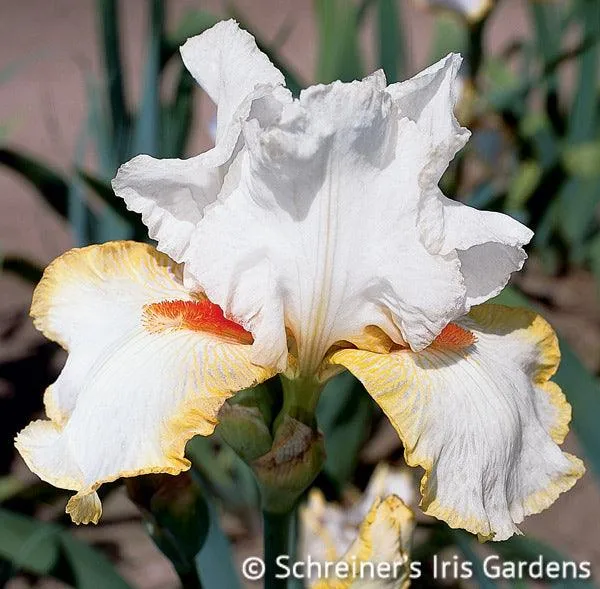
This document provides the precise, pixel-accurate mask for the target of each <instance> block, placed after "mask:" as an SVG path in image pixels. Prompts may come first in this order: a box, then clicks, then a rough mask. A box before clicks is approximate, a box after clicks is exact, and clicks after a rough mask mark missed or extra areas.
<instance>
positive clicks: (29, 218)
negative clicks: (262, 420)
mask: <svg viewBox="0 0 600 589" xmlns="http://www.w3.org/2000/svg"><path fill="white" fill-rule="evenodd" d="M122 4H123V5H124V7H125V14H124V18H123V20H122V24H123V29H124V31H125V32H126V35H125V36H124V37H123V38H124V44H125V47H124V49H125V51H126V55H127V62H126V65H127V69H128V71H129V73H130V76H129V78H130V79H133V80H135V79H136V78H138V79H137V80H136V83H137V84H138V85H139V77H140V76H141V65H140V64H141V63H142V58H143V52H144V48H143V45H142V42H141V39H142V38H143V34H144V27H145V22H146V21H145V12H144V10H145V5H146V2H145V0H128V1H127V2H123V3H122ZM235 4H236V6H237V7H238V9H239V10H240V12H241V13H242V14H244V15H246V18H247V21H248V22H249V23H251V24H252V25H253V26H254V27H255V28H256V30H258V31H260V32H261V34H262V36H263V38H265V39H267V40H268V39H272V38H273V37H274V36H275V35H276V33H277V31H278V30H279V28H280V27H281V26H282V24H283V23H284V22H286V21H287V22H291V23H293V30H292V33H291V35H290V37H289V39H288V41H287V42H286V44H285V46H284V47H283V55H284V57H285V58H286V59H287V61H288V62H289V63H291V64H292V65H293V66H295V68H296V69H297V70H298V71H299V72H300V73H301V74H303V76H304V77H305V78H306V79H310V75H311V72H312V69H313V63H314V59H315V51H316V50H315V30H314V26H313V21H312V16H311V10H312V3H311V2H310V0H296V1H294V0H260V1H257V0H237V1H236V3H235ZM224 5H225V2H221V1H219V0H205V1H203V2H202V3H201V6H199V3H198V2H193V1H192V0H170V2H169V8H170V20H171V22H172V23H176V22H177V21H178V19H179V18H180V17H181V15H182V14H183V13H184V11H185V10H186V8H190V7H201V8H203V9H211V10H214V11H215V12H218V13H223V6H224ZM403 8H404V13H405V16H406V18H407V19H409V22H410V31H409V39H408V43H409V46H410V51H411V57H412V62H411V65H412V68H411V69H412V71H417V70H418V69H419V68H420V67H421V66H423V65H425V64H426V62H427V48H428V47H429V39H430V36H431V29H430V25H431V19H430V18H429V17H428V16H427V15H424V14H423V13H419V12H415V11H414V10H413V9H412V8H411V6H410V5H409V3H403ZM0 15H1V16H0V71H2V69H3V68H4V67H5V66H7V65H8V64H13V63H15V62H17V63H19V62H20V63H21V65H22V67H21V69H20V71H19V73H17V75H16V76H15V77H14V78H13V79H11V81H10V82H9V83H4V84H1V85H0V121H2V122H5V121H8V122H10V125H11V130H12V131H11V134H10V136H9V139H8V143H10V144H11V145H12V146H16V147H18V148H22V149H24V150H26V151H27V152H30V153H32V154H33V155H36V156H39V157H41V158H43V159H44V160H46V161H49V162H50V163H52V164H53V165H56V166H58V167H59V168H61V169H64V170H67V169H68V168H69V165H70V161H71V159H72V155H73V153H74V150H75V142H76V138H77V135H78V133H79V131H80V129H81V126H82V124H83V121H84V117H85V101H86V97H85V87H84V81H85V76H86V75H89V74H92V75H94V74H96V73H98V71H99V58H98V55H97V51H96V42H95V38H96V37H95V33H96V31H95V22H94V2H93V0H53V1H52V2H39V0H20V1H19V2H9V1H8V0H2V2H1V7H0ZM288 19H289V20H288ZM524 33H525V24H524V19H523V14H522V3H521V2H519V1H518V0H509V1H507V2H506V3H505V5H504V7H503V8H502V9H501V10H500V11H499V12H498V13H497V14H495V16H494V20H493V22H492V26H491V30H490V31H489V35H488V43H489V44H490V45H492V46H499V45H504V44H505V43H506V40H507V39H512V38H517V37H519V36H522V35H523V34H524ZM137 89H138V88H137V87H134V88H132V96H131V97H130V98H131V99H132V100H135V97H136V92H137ZM210 112H212V109H211V107H210V106H209V105H208V104H207V102H206V101H203V102H202V104H201V105H200V107H199V112H198V114H199V117H198V119H197V122H196V130H195V133H194V137H193V142H192V146H191V152H198V151H199V150H202V149H205V148H206V147H207V146H208V144H209V139H208V134H207V132H206V129H207V121H208V119H209V113H210ZM0 214H1V216H0V247H1V248H2V251H4V252H6V253H11V254H15V253H19V254H22V255H25V256H28V257H31V258H32V259H34V260H36V261H38V262H39V263H41V264H42V265H43V264H46V263H47V262H48V261H50V260H51V259H52V258H54V257H55V256H57V255H58V254H60V253H62V252H63V251H65V250H66V249H68V248H69V247H70V246H71V244H72V238H71V236H70V234H69V231H68V229H67V228H66V227H65V226H64V225H63V224H62V223H61V222H60V220H59V219H57V218H56V217H55V215H54V214H53V212H52V211H50V210H49V208H48V207H47V206H46V205H45V204H44V203H42V202H41V201H40V200H39V198H38V197H37V195H36V193H35V192H34V191H33V190H31V189H29V187H28V186H26V185H25V184H24V183H22V182H21V181H20V180H19V179H17V178H16V177H15V176H13V175H12V174H10V173H8V172H6V171H4V170H2V169H0ZM521 284H522V286H523V288H524V289H525V290H526V291H527V292H528V293H530V294H531V295H533V296H534V297H535V298H536V299H539V300H541V301H543V302H545V303H546V307H547V313H546V315H547V317H548V319H549V320H550V321H551V322H552V323H553V324H554V325H555V326H556V327H557V328H558V329H559V330H560V331H561V333H563V334H564V336H565V337H567V339H569V340H570V342H571V343H572V345H573V347H574V348H575V350H576V351H577V352H578V353H579V354H580V356H581V357H582V359H583V360H584V362H585V363H586V364H587V365H588V366H589V367H590V368H592V369H593V370H595V371H598V370H599V369H600V365H599V364H600V310H599V309H598V302H597V301H598V299H597V292H596V290H595V285H594V283H593V281H592V280H591V278H590V277H589V276H588V275H587V274H586V273H584V272H574V273H573V274H571V275H569V276H566V277H564V278H561V279H560V280H558V279H551V278H547V277H544V276H543V274H542V273H541V272H539V271H537V269H536V267H535V263H532V264H530V270H529V271H528V272H527V274H526V275H525V276H524V277H523V278H522V279H521ZM30 297H31V289H30V288H29V287H28V286H27V285H25V284H23V283H20V282H19V281H17V280H15V279H12V278H8V277H0V334H1V333H2V331H3V330H4V329H5V326H6V325H7V324H8V322H9V321H10V320H11V319H12V318H14V317H16V316H18V315H19V314H20V313H22V312H23V311H25V310H26V308H27V307H28V305H29V301H30ZM16 329H17V332H18V337H13V338H11V340H10V345H9V344H7V343H4V345H3V348H2V349H0V360H7V359H17V358H19V357H20V355H22V353H23V352H24V351H25V350H27V349H30V348H31V347H32V346H35V345H38V344H39V343H40V341H41V340H40V337H39V336H38V334H36V332H35V331H34V330H33V328H32V327H31V326H30V324H29V322H28V321H27V320H25V321H23V323H22V324H21V325H20V326H18V327H17V328H16ZM0 345H2V344H0ZM1 394H2V388H1V387H0V395H1ZM20 394H27V392H26V391H20ZM567 450H570V451H576V442H575V440H573V439H572V438H570V439H569V440H568V443H567ZM21 466H22V465H17V467H18V468H19V469H20V470H22V469H21ZM123 517H125V519H126V523H111V522H115V521H116V520H118V519H119V518H123ZM599 517H600V491H599V490H598V486H597V485H596V484H595V481H594V480H593V479H592V475H591V474H587V475H586V477H585V478H584V479H583V480H582V481H580V482H579V483H578V484H577V486H576V487H575V489H574V490H573V491H572V492H570V493H567V494H566V495H564V496H562V497H561V498H560V499H559V500H558V502H557V503H556V504H555V506H554V507H553V508H552V509H550V510H549V511H546V512H545V513H544V514H542V515H540V516H536V517H533V518H530V519H529V520H528V522H527V525H526V526H524V529H525V530H526V531H530V532H532V533H533V534H535V535H536V536H538V537H539V538H541V539H546V540H547V541H549V542H551V543H552V544H553V545H555V546H556V547H557V548H559V549H562V550H563V551H564V552H566V553H568V554H570V555H571V556H572V557H573V558H575V559H579V560H591V561H592V562H593V564H594V569H595V570H596V571H597V574H600V530H599V529H598V527H597V525H596V523H595V522H597V520H598V518H599ZM230 527H231V529H232V530H233V529H234V528H235V525H233V524H232V525H231V526H230ZM77 533H78V534H81V535H82V536H84V537H86V538H89V539H90V540H93V541H94V542H97V543H99V544H103V543H105V542H116V543H117V548H116V550H115V551H114V554H115V555H117V554H118V561H119V563H120V564H119V568H120V569H121V570H122V572H123V573H124V575H125V576H126V577H127V578H128V579H129V580H130V581H131V582H132V583H133V584H134V585H135V586H136V587H141V588H142V587H143V588H147V589H168V588H170V587H176V586H177V579H176V576H175V574H174V572H173V571H172V570H171V568H170V564H169V563H168V562H167V561H166V559H164V558H163V557H162V556H161V555H160V554H159V553H158V552H157V551H156V550H155V549H154V547H153V545H152V543H151V542H150V540H149V539H148V538H147V536H146V535H145V533H144V531H143V530H142V528H141V526H140V524H139V523H138V522H137V521H136V511H135V509H134V508H133V507H132V506H131V504H129V502H128V501H127V499H126V498H125V497H124V495H123V494H122V493H119V494H117V496H116V497H115V498H114V499H113V501H112V502H109V504H108V505H107V508H106V517H105V523H104V524H103V525H101V526H99V527H97V528H87V529H79V530H77ZM258 546H259V543H258V542H257V541H256V540H252V539H251V538H250V539H248V538H247V539H240V543H239V553H240V554H242V553H245V554H246V555H249V554H256V553H257V551H258V550H259V547H258ZM111 552H112V550H111ZM23 586H26V585H21V584H20V583H13V584H12V585H10V587H11V589H17V587H23ZM38 586H39V585H38ZM56 586H59V585H57V584H56V583H50V582H49V583H44V585H43V587H47V588H50V587H56Z"/></svg>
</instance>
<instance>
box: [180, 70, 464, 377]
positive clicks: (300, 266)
mask: <svg viewBox="0 0 600 589" xmlns="http://www.w3.org/2000/svg"><path fill="white" fill-rule="evenodd" d="M244 133H245V138H246V144H247V146H248V151H247V152H246V153H245V154H244V160H243V162H242V172H241V180H240V185H239V186H238V188H237V189H236V190H234V191H233V192H232V193H231V195H230V196H229V197H228V198H227V199H226V200H225V201H224V202H222V203H219V204H218V205H216V206H215V207H213V208H211V210H210V211H207V214H206V216H205V217H204V219H203V220H202V221H201V222H200V223H199V224H198V228H197V231H196V232H195V234H194V237H193V239H192V244H191V246H190V249H189V253H188V256H187V257H186V259H185V263H186V272H189V273H190V275H192V276H193V277H194V278H195V279H196V280H197V282H198V284H199V285H201V287H202V288H203V289H204V290H205V291H206V292H207V294H208V295H209V297H210V298H211V300H214V301H215V302H217V303H218V304H219V305H220V306H222V307H223V308H224V309H225V311H226V313H227V314H230V315H232V316H235V317H237V318H238V319H239V320H240V321H241V322H242V323H243V324H244V325H245V326H246V328H248V329H249V330H251V331H252V333H253V335H254V337H255V353H256V356H255V358H256V360H257V361H258V362H260V363H264V364H271V363H274V364H277V365H278V366H281V362H282V361H283V362H285V360H286V358H287V347H286V336H287V334H286V328H287V329H288V333H289V334H291V336H292V337H293V339H294V342H295V343H294V345H295V346H296V348H297V352H298V356H299V365H300V367H301V370H305V371H311V370H315V368H316V366H318V364H319V363H320V361H321V360H322V358H323V356H324V354H325V353H326V351H327V349H328V348H329V347H330V346H331V345H332V344H333V343H334V342H336V341H338V340H347V339H352V338H355V337H359V336H360V335H361V334H362V333H363V331H364V329H365V328H366V327H367V326H369V325H374V326H378V327H380V328H382V329H383V330H384V331H385V332H386V333H388V335H389V336H390V337H391V338H392V339H394V340H395V341H397V342H398V341H407V342H409V343H410V345H411V346H413V347H414V348H415V349H420V348H423V347H424V346H426V345H427V344H428V343H429V342H430V341H431V340H433V338H434V337H435V336H436V335H437V333H439V331H440V330H441V329H442V328H443V327H444V325H446V324H447V323H448V322H449V321H450V320H451V319H452V318H454V317H456V316H459V315H461V314H463V313H464V308H465V303H466V298H465V289H464V285H463V278H462V276H461V273H460V262H459V260H458V256H457V254H456V253H455V252H448V253H444V254H432V253H431V252H429V251H428V249H427V248H426V247H425V245H424V243H423V241H422V239H421V237H420V230H419V226H418V215H419V200H420V186H419V175H420V173H421V172H422V170H423V168H424V167H425V166H426V165H428V163H429V161H430V160H429V158H430V151H431V150H430V141H429V138H428V135H426V134H425V133H423V132H422V131H421V130H420V129H419V127H418V125H417V124H416V123H415V122H414V121H411V120H410V119H408V118H406V117H402V116H401V113H399V112H398V110H397V109H396V108H395V106H394V104H393V101H392V99H391V98H390V96H389V94H388V93H386V92H385V79H384V77H383V75H382V74H376V75H374V76H371V77H370V78H367V79H366V80H364V81H362V82H353V83H351V84H342V83H339V82H338V83H334V84H331V85H329V86H315V87H312V88H310V89H308V90H306V91H304V92H303V93H302V94H301V96H300V99H299V100H298V101H295V102H294V103H292V104H290V105H288V107H286V108H284V110H283V113H282V115H281V117H280V118H279V119H278V120H277V121H275V122H273V123H272V124H270V125H261V123H260V122H259V121H256V120H252V121H250V122H249V123H248V124H247V125H246V127H245V130H244ZM200 252H203V253H204V256H205V258H204V259H202V258H201V256H200ZM206 260H210V263H207V262H206Z"/></svg>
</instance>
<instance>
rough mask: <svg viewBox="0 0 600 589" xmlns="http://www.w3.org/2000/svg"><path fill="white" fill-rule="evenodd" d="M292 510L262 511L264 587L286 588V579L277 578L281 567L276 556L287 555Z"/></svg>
mask: <svg viewBox="0 0 600 589" xmlns="http://www.w3.org/2000/svg"><path fill="white" fill-rule="evenodd" d="M292 515H293V510H292V511H288V512H287V513H271V512H268V511H263V523H264V550H265V589H286V587H287V579H278V578H276V575H278V574H281V572H282V569H281V568H280V567H278V566H277V557H278V556H281V555H289V540H290V524H291V522H292Z"/></svg>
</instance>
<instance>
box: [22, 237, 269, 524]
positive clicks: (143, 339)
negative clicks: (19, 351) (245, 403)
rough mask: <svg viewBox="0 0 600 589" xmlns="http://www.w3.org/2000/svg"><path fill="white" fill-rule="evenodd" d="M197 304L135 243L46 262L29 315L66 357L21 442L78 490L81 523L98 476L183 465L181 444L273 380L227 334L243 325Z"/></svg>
mask: <svg viewBox="0 0 600 589" xmlns="http://www.w3.org/2000/svg"><path fill="white" fill-rule="evenodd" d="M161 304H162V305H163V306H160V305H161ZM200 304H202V305H204V304H206V305H210V303H208V302H207V301H203V302H202V301H199V299H198V298H197V297H194V296H193V295H191V294H190V293H188V292H187V290H186V289H184V288H183V285H182V283H181V270H180V268H179V267H178V266H177V265H175V264H174V263H173V262H171V261H170V260H169V259H168V258H167V257H166V256H164V255H162V254H158V253H157V252H156V250H154V249H153V248H151V247H150V246H146V245H142V244H135V243H133V242H113V243H108V244H104V245H101V246H91V247H88V248H83V249H80V250H72V251H71V252H68V253H67V254H65V255H64V256H62V257H61V258H59V259H58V260H56V261H55V262H54V263H53V264H51V266H50V267H49V268H48V269H47V271H46V273H45V275H44V278H43V279H42V281H41V283H40V285H39V286H38V288H37V289H36V292H35V295H34V301H33V305H32V314H33V316H34V319H35V322H36V325H37V327H38V328H40V329H41V330H42V331H43V332H44V333H45V334H46V335H47V336H48V337H50V338H52V339H55V340H57V341H59V342H60V343H61V344H63V345H64V346H65V347H66V348H67V349H68V350H69V358H68V361H67V364H66V365H65V368H64V369H63V371H62V373H61V375H60V376H59V378H58V380H57V381H56V382H55V383H54V384H53V385H52V386H51V387H49V389H48V391H47V393H46V397H45V401H46V407H47V412H48V416H49V418H50V421H36V422H33V423H31V424H30V425H29V426H27V427H26V428H25V429H24V430H23V431H22V432H21V433H20V434H19V435H18V437H17V440H16V445H17V448H18V450H19V452H20V453H21V455H22V456H23V458H24V459H25V461H26V463H27V464H28V466H29V467H30V468H31V470H32V471H33V472H35V473H36V474H38V475H39V476H40V477H41V478H42V479H44V480H46V481H48V482H50V483H52V484H53V485H55V486H58V487H62V488H66V489H72V490H74V491H77V495H75V497H73V498H72V499H71V501H70V502H69V506H68V511H69V512H70V513H71V515H72V517H73V519H74V521H76V522H77V523H82V522H83V523H87V522H89V521H97V519H98V517H99V516H100V503H99V500H98V498H97V495H96V494H95V491H96V489H97V488H98V486H99V485H101V484H102V483H104V482H108V481H112V480H115V479H117V478H119V477H126V476H137V475H140V474H145V473H151V472H166V473H170V474H176V473H178V472H180V471H182V470H185V469H187V468H188V467H189V462H188V461H187V459H185V457H184V447H185V443H186V442H187V440H188V439H190V438H191V437H192V436H194V435H196V434H201V435H208V434H210V433H211V432H212V430H213V429H214V427H215V425H216V416H217V413H218V411H219V409H220V407H221V405H222V404H223V402H224V401H225V399H227V398H228V397H229V396H230V395H231V394H233V393H234V392H235V391H237V390H240V389H242V388H246V387H248V386H251V385H253V384H255V383H256V382H259V381H261V380H264V379H265V378H267V377H268V376H270V373H267V371H265V370H263V369H261V368H259V367H257V366H254V365H252V364H251V363H250V361H249V356H250V348H251V346H250V345H248V341H247V339H246V340H245V341H242V339H243V338H241V336H240V339H239V340H236V339H235V337H233V336H232V335H231V334H232V333H233V334H234V335H235V333H236V330H238V331H239V332H240V333H241V332H242V330H241V329H240V328H239V327H238V326H235V325H234V324H231V323H230V322H227V321H225V320H224V319H222V320H219V319H218V317H217V319H216V322H217V323H216V324H215V323H214V321H213V323H210V321H208V320H204V323H203V322H202V320H201V319H202V318H199V317H198V316H196V315H193V314H190V313H189V311H190V309H191V310H192V311H193V310H194V309H198V308H199V307H197V306H196V305H200ZM156 305H159V306H156ZM186 305H187V306H186ZM202 308H204V307H202ZM211 308H212V307H211ZM186 313H187V314H186ZM217 327H218V328H220V330H221V331H219V329H217ZM232 329H233V330H234V331H231V330H232ZM228 330H229V331H228ZM232 338H233V339H232Z"/></svg>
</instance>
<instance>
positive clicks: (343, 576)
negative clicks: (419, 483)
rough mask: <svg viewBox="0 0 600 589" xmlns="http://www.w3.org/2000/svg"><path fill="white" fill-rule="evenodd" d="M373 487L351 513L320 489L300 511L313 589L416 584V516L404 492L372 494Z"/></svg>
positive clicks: (304, 554) (395, 588)
mask: <svg viewBox="0 0 600 589" xmlns="http://www.w3.org/2000/svg"><path fill="white" fill-rule="evenodd" d="M382 474H383V473H382V472H380V473H379V475H378V478H380V479H381V478H382V477H381V475H382ZM380 482H383V481H380ZM372 486H373V485H372V484H371V483H370V484H369V487H372ZM372 491H373V489H367V492H366V494H365V497H364V499H363V500H362V501H360V502H359V503H358V504H357V505H355V506H354V508H352V509H351V510H350V511H349V512H347V511H345V510H341V509H340V508H339V507H338V506H336V505H335V504H330V503H327V502H326V501H325V499H324V497H323V495H322V494H321V492H320V491H319V490H318V489H313V490H312V491H311V493H310V495H309V499H308V502H307V504H306V506H305V507H303V508H302V511H301V512H300V523H301V532H302V562H304V563H312V568H308V567H307V569H308V570H307V571H306V572H307V573H312V574H310V575H309V578H310V582H309V583H308V584H307V586H308V587H310V588H311V589H360V588H365V589H366V588H370V589H405V588H406V587H409V586H410V580H409V571H410V559H409V556H410V546H411V542H412V535H413V531H414V514H413V512H412V511H411V509H410V508H409V507H407V506H406V504H405V503H404V501H403V500H402V499H401V498H400V497H399V496H398V495H396V494H393V493H389V494H381V493H376V494H375V495H374V496H371V495H372ZM367 501H368V504H367ZM359 514H360V518H359V519H358V520H355V518H356V516H359ZM328 563H335V565H336V566H337V567H338V568H337V569H336V568H335V567H334V566H332V564H328ZM382 564H385V565H387V566H385V567H384V566H382ZM327 566H329V567H330V568H329V569H327V568H326V567H327Z"/></svg>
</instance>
